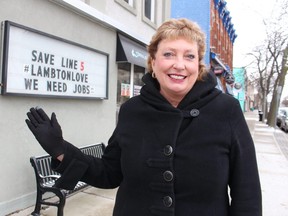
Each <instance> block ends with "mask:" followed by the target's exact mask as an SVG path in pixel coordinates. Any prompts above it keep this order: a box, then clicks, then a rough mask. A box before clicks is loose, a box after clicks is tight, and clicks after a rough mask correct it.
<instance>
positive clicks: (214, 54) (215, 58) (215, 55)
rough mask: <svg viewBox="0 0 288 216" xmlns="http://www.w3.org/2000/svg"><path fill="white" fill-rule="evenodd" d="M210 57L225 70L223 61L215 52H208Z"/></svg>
mask: <svg viewBox="0 0 288 216" xmlns="http://www.w3.org/2000/svg"><path fill="white" fill-rule="evenodd" d="M210 55H211V58H212V59H214V60H215V61H216V62H217V63H218V64H219V65H220V66H221V67H223V69H224V70H225V71H227V68H226V66H225V65H224V64H223V62H222V61H221V60H220V59H219V58H218V57H217V54H216V53H214V52H210Z"/></svg>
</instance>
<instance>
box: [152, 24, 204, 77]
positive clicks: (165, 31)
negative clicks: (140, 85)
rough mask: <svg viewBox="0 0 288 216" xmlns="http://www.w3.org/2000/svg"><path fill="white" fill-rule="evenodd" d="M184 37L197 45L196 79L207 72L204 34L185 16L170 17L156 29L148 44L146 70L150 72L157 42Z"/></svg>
mask: <svg viewBox="0 0 288 216" xmlns="http://www.w3.org/2000/svg"><path fill="white" fill-rule="evenodd" d="M179 37H181V38H184V39H186V40H188V41H191V42H196V43H197V47H198V56H199V76H198V80H201V79H202V78H203V76H204V75H205V74H206V73H207V70H206V65H205V63H204V55H205V51H206V44H205V39H206V36H205V34H204V32H203V31H202V29H201V28H200V26H199V25H198V24H197V23H196V22H193V21H191V20H188V19H186V18H181V19H170V20H168V21H166V22H164V23H163V24H162V25H161V26H160V27H159V28H158V29H157V31H156V33H155V34H154V36H153V37H152V40H151V42H150V44H149V45H148V48H147V49H148V53H149V55H148V60H147V64H148V72H149V73H152V72H153V69H152V60H153V59H155V54H156V52H157V49H158V44H159V43H160V42H161V41H162V40H164V39H172V40H173V39H177V38H179Z"/></svg>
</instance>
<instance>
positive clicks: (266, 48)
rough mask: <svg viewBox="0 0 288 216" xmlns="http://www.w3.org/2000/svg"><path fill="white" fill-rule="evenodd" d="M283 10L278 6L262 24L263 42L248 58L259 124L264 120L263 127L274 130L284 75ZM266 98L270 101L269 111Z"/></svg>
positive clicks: (287, 51) (286, 5) (286, 36)
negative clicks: (259, 111)
mask: <svg viewBox="0 0 288 216" xmlns="http://www.w3.org/2000/svg"><path fill="white" fill-rule="evenodd" d="M279 2H280V1H278V3H279ZM287 8H288V3H287V1H283V2H281V6H280V10H279V11H278V14H277V16H274V17H273V18H271V19H270V20H269V22H266V21H265V20H264V21H263V23H264V25H265V26H266V40H265V41H264V42H263V44H262V45H261V46H257V47H256V48H255V49H254V50H253V52H252V53H250V54H249V55H251V56H253V57H254V61H253V62H252V64H251V65H252V66H254V73H252V74H251V75H250V78H251V79H252V80H253V82H254V84H255V85H254V86H255V87H256V88H257V89H258V93H259V97H260V99H261V107H262V110H263V121H265V118H266V116H267V124H268V125H269V126H272V127H275V126H276V115H277V110H278V107H279V103H280V97H281V95H282V90H283V86H284V83H285V76H286V74H287V55H288V45H287V41H288V34H287V32H288V29H287V25H286V23H285V22H286V20H287V18H288V13H287ZM268 96H269V97H272V100H271V103H270V106H269V107H268V103H267V97H268ZM267 111H269V112H267ZM267 114H268V115H267Z"/></svg>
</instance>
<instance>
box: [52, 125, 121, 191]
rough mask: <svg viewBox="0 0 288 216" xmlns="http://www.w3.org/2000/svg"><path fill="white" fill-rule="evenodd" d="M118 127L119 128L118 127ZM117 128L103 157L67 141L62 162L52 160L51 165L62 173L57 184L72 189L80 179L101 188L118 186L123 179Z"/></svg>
mask: <svg viewBox="0 0 288 216" xmlns="http://www.w3.org/2000/svg"><path fill="white" fill-rule="evenodd" d="M116 129H117V128H116ZM116 129H115V131H114V133H113V135H112V136H111V138H110V139H109V142H108V146H107V147H106V148H105V151H104V154H103V156H102V158H101V159H100V158H96V157H93V156H90V155H85V154H83V153H82V152H81V151H80V150H79V149H78V148H77V147H75V146H73V145H72V144H70V143H68V142H67V147H66V151H65V156H64V159H63V161H62V162H59V161H57V160H52V162H51V167H52V169H53V170H55V171H56V172H59V173H61V177H60V178H59V179H58V180H57V181H56V184H55V186H56V187H59V188H63V189H67V190H72V189H73V188H74V187H75V185H76V184H77V182H78V181H83V182H86V183H87V184H89V185H91V186H95V187H99V188H116V187H118V186H119V184H120V183H121V181H122V172H121V165H120V155H121V150H120V148H119V146H118V143H117V141H116V138H115V137H116V136H115V133H116Z"/></svg>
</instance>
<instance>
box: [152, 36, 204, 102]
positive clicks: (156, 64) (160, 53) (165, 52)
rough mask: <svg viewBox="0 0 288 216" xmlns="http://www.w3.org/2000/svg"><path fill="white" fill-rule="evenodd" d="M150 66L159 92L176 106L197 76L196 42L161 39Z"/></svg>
mask: <svg viewBox="0 0 288 216" xmlns="http://www.w3.org/2000/svg"><path fill="white" fill-rule="evenodd" d="M152 68H153V72H154V73H155V76H156V79H157V80H158V82H159V84H160V93H161V94H162V95H163V96H164V97H165V98H166V99H167V100H168V101H169V102H170V103H171V104H172V105H174V106H177V105H178V103H179V102H180V101H181V100H182V99H183V98H184V96H185V95H186V94H187V93H188V92H189V91H190V89H191V88H192V87H193V85H194V83H195V82H196V80H197V78H198V73H199V57H198V47H197V44H196V43H195V42H190V41H187V40H185V39H176V40H169V39H165V40H162V41H161V42H160V43H159V44H158V49H157V52H156V54H155V59H153V60H152Z"/></svg>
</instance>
